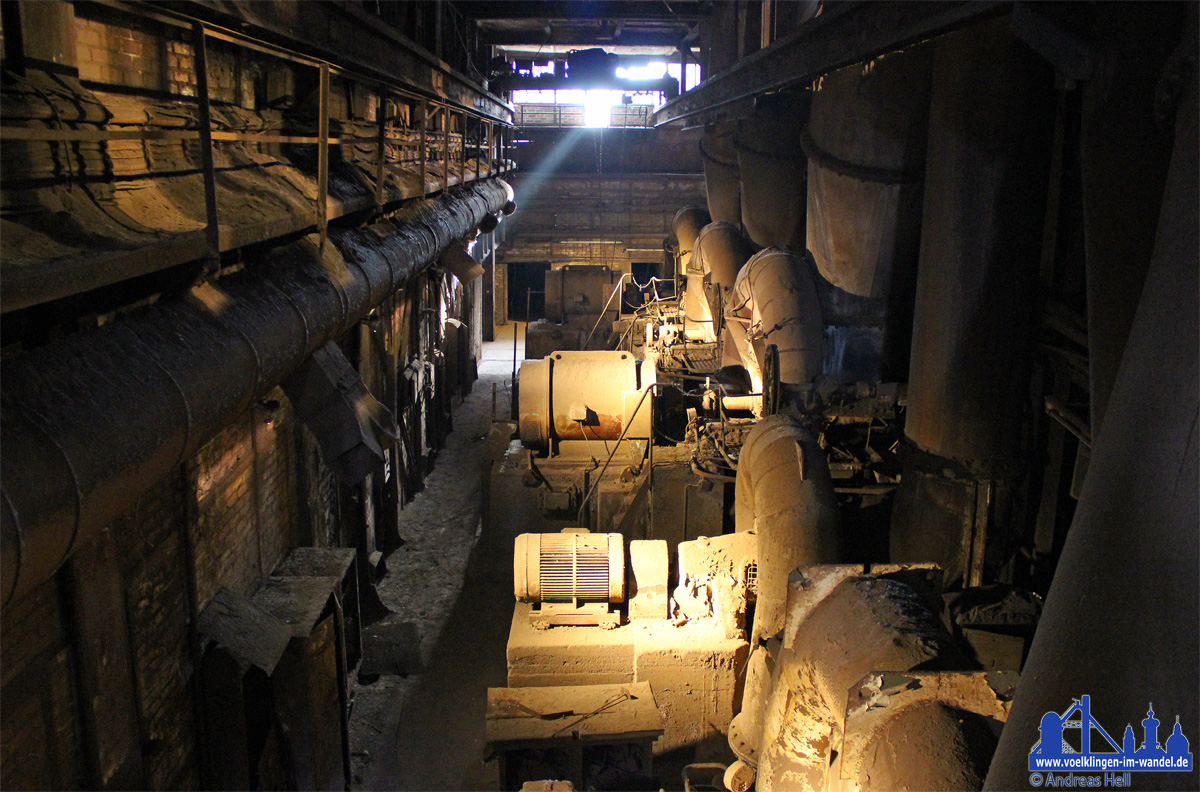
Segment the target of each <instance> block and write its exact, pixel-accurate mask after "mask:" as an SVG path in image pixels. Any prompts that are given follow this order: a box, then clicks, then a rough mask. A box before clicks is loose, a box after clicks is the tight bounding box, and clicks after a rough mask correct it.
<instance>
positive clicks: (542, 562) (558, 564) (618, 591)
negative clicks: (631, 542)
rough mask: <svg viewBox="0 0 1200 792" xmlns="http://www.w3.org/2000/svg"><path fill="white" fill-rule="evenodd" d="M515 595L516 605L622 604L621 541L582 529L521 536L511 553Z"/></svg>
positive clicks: (622, 561) (623, 587)
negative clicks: (520, 603) (517, 602)
mask: <svg viewBox="0 0 1200 792" xmlns="http://www.w3.org/2000/svg"><path fill="white" fill-rule="evenodd" d="M513 589H514V593H515V594H516V597H517V600H518V601H520V602H533V603H541V602H546V603H572V604H575V605H580V604H586V603H619V602H624V601H625V541H624V538H623V537H622V536H621V534H619V533H610V534H594V533H588V532H587V531H586V530H584V529H581V528H568V529H566V530H565V531H563V532H562V533H545V534H521V535H520V536H518V537H517V541H516V546H515V547H514V549H513Z"/></svg>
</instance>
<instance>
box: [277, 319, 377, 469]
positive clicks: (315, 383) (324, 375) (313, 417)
mask: <svg viewBox="0 0 1200 792" xmlns="http://www.w3.org/2000/svg"><path fill="white" fill-rule="evenodd" d="M282 384H283V390H284V393H286V394H287V397H288V399H289V400H290V401H291V403H292V407H293V408H294V409H295V410H296V416H297V417H299V418H300V420H302V421H304V423H305V425H306V426H308V428H309V429H311V430H312V433H313V435H314V436H315V437H316V438H317V442H318V443H319V444H320V446H321V458H322V459H324V460H325V461H326V463H327V464H328V465H329V466H330V467H331V468H333V469H334V470H336V471H337V472H338V474H339V475H340V476H341V477H342V479H343V480H344V481H345V482H346V483H348V484H357V483H358V482H360V481H362V480H363V479H365V478H366V477H367V475H368V474H369V473H370V472H371V471H372V470H374V469H375V467H376V466H377V465H379V464H381V463H382V462H383V449H384V448H386V447H388V446H391V445H393V444H394V443H395V442H396V439H397V438H398V437H399V436H400V431H399V429H397V428H396V421H395V419H394V418H392V414H391V413H390V412H388V409H387V408H386V407H384V406H383V405H382V404H380V403H379V401H378V400H376V398H375V397H374V396H372V395H371V392H370V391H369V390H367V386H366V385H365V384H363V381H362V377H360V376H359V375H358V372H357V371H356V370H355V369H354V367H353V366H352V365H350V361H349V360H346V356H345V355H344V354H342V350H341V348H340V347H339V346H338V345H337V344H336V343H334V342H333V341H326V342H325V343H324V344H322V345H321V346H320V347H319V348H318V349H317V350H316V351H315V352H313V353H312V354H311V355H309V357H308V359H307V360H305V361H304V363H302V364H301V365H300V368H298V369H296V371H295V372H293V373H292V374H291V376H289V377H288V378H287V379H285V380H284V381H283V383H282Z"/></svg>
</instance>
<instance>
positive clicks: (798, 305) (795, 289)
mask: <svg viewBox="0 0 1200 792" xmlns="http://www.w3.org/2000/svg"><path fill="white" fill-rule="evenodd" d="M725 327H726V329H727V330H728V332H729V336H728V338H729V341H731V342H732V343H731V344H729V346H728V347H727V349H726V354H727V355H729V354H731V352H730V348H729V347H731V348H732V350H735V351H736V353H737V355H738V356H739V357H740V358H741V364H742V365H743V366H745V367H746V371H748V372H749V373H750V382H751V384H752V386H753V390H754V392H756V393H761V392H762V388H763V375H762V372H763V362H764V360H765V358H766V351H767V346H768V345H770V344H774V345H775V346H776V348H777V349H778V350H779V381H780V382H781V383H785V384H789V385H804V384H806V383H808V382H811V381H812V380H813V378H814V377H816V376H817V375H818V374H820V373H821V371H822V369H823V367H824V362H825V342H824V334H823V331H822V320H821V304H820V302H819V300H818V299H817V287H816V284H814V283H813V279H812V276H811V275H810V274H809V271H808V269H807V267H806V266H805V263H804V259H802V258H800V257H799V256H797V255H796V254H795V253H793V252H792V251H790V250H787V249H785V248H767V249H766V250H762V251H759V252H758V253H757V254H756V255H755V256H754V257H753V258H751V259H750V260H749V261H748V262H746V266H744V267H742V270H741V272H739V273H738V276H737V280H736V281H735V282H734V285H733V294H732V295H730V298H729V303H728V304H727V305H726V306H725Z"/></svg>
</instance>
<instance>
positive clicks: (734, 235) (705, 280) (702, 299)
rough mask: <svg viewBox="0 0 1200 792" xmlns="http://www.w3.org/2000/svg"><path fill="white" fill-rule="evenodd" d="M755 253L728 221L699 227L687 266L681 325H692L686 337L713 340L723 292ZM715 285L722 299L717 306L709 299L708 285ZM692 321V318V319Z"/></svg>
mask: <svg viewBox="0 0 1200 792" xmlns="http://www.w3.org/2000/svg"><path fill="white" fill-rule="evenodd" d="M752 255H754V246H753V245H752V244H751V243H750V240H749V239H747V238H746V235H745V234H743V233H742V232H741V230H740V229H738V227H737V226H734V225H732V224H730V223H721V222H716V223H709V224H708V225H706V226H704V228H702V229H700V233H699V234H697V236H696V242H695V245H694V248H693V251H692V254H691V263H690V264H689V265H688V268H687V287H686V289H685V291H684V303H683V306H684V326H685V328H687V327H691V328H693V329H692V332H691V333H689V334H688V335H689V337H691V338H694V339H696V340H699V341H710V342H711V341H716V340H717V334H718V332H719V331H720V328H719V327H718V322H717V321H716V318H717V317H719V316H720V315H721V305H723V304H724V303H725V302H726V301H727V300H726V299H724V295H725V293H726V292H728V291H729V290H730V289H732V288H733V284H734V281H735V280H736V279H737V274H738V271H739V270H740V269H741V268H742V265H744V264H745V263H746V259H748V258H750V257H751V256H752ZM709 283H712V284H716V285H717V288H719V289H720V290H721V292H722V298H723V299H720V300H719V301H718V302H717V304H716V305H713V301H712V300H711V299H710V297H711V295H710V294H709V289H708V284H709ZM692 320H694V321H692Z"/></svg>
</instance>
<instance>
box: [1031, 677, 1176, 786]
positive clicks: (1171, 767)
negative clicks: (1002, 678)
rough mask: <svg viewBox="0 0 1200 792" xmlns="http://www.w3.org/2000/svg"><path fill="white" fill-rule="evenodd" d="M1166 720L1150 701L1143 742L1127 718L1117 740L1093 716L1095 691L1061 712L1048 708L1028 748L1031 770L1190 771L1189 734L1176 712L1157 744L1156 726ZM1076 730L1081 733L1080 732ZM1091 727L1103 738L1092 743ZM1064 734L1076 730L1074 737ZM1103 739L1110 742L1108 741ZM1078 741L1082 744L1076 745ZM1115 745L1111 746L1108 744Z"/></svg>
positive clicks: (1143, 726) (1044, 771)
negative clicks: (1038, 734) (1037, 736)
mask: <svg viewBox="0 0 1200 792" xmlns="http://www.w3.org/2000/svg"><path fill="white" fill-rule="evenodd" d="M1161 725H1162V723H1161V722H1160V721H1159V720H1158V718H1156V717H1155V716H1154V705H1153V704H1151V705H1150V709H1149V711H1148V712H1147V713H1146V717H1145V718H1144V719H1143V720H1142V739H1141V742H1140V744H1139V742H1138V740H1137V738H1136V737H1135V735H1134V731H1133V725H1132V724H1126V726H1125V734H1124V736H1123V738H1122V739H1121V742H1120V743H1117V741H1116V740H1114V739H1113V738H1112V737H1110V736H1109V734H1108V732H1107V731H1105V730H1104V727H1103V726H1101V725H1100V722H1099V721H1097V720H1096V719H1095V718H1094V717H1092V712H1091V696H1086V695H1085V696H1081V697H1080V698H1077V699H1074V700H1073V701H1072V703H1071V706H1070V707H1068V708H1067V710H1066V711H1065V712H1063V713H1062V714H1061V715H1060V714H1058V713H1057V712H1047V713H1046V714H1045V715H1043V716H1042V722H1041V725H1040V726H1039V727H1038V731H1039V732H1041V739H1040V740H1038V742H1037V743H1035V744H1034V746H1033V747H1032V748H1031V749H1029V769H1030V771H1038V772H1042V773H1046V772H1051V773H1053V772H1072V771H1073V772H1080V771H1083V772H1087V771H1093V772H1096V771H1109V772H1133V771H1139V772H1140V771H1160V772H1161V771H1167V772H1170V771H1174V772H1190V771H1191V769H1192V752H1191V746H1190V744H1189V743H1188V739H1187V737H1185V736H1184V734H1183V729H1182V727H1181V726H1180V724H1179V716H1176V717H1175V724H1174V726H1175V728H1174V730H1173V731H1172V732H1171V734H1170V735H1169V736H1168V737H1167V738H1166V741H1165V743H1163V744H1159V741H1158V730H1159V727H1160V726H1161ZM1076 730H1077V735H1076ZM1093 732H1095V733H1097V734H1099V736H1100V737H1102V738H1103V742H1100V741H1097V743H1098V747H1094V746H1093V744H1092V737H1093ZM1064 734H1071V736H1077V737H1078V739H1077V740H1075V741H1074V742H1072V741H1068V740H1067V738H1066V736H1064ZM1104 743H1108V745H1107V746H1105V745H1104ZM1077 746H1078V747H1077ZM1110 749H1111V750H1110Z"/></svg>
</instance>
